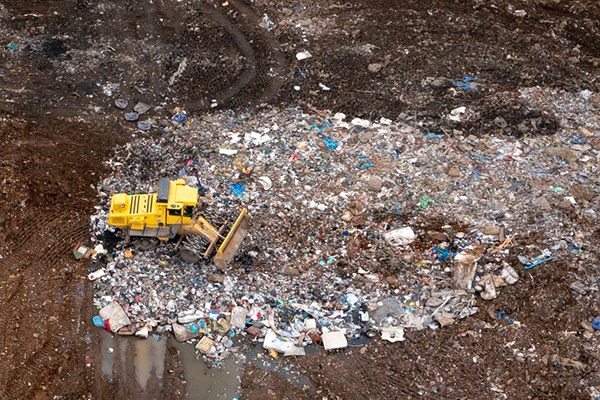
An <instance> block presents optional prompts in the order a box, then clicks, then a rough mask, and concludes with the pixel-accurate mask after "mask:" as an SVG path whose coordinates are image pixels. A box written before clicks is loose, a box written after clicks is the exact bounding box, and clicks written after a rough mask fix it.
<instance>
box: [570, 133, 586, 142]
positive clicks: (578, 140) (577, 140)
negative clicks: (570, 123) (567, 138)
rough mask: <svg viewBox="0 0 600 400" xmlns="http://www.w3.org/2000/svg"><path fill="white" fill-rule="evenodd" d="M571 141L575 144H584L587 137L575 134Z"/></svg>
mask: <svg viewBox="0 0 600 400" xmlns="http://www.w3.org/2000/svg"><path fill="white" fill-rule="evenodd" d="M571 143H573V144H584V143H585V139H584V138H582V137H581V136H577V135H573V137H572V138H571Z"/></svg>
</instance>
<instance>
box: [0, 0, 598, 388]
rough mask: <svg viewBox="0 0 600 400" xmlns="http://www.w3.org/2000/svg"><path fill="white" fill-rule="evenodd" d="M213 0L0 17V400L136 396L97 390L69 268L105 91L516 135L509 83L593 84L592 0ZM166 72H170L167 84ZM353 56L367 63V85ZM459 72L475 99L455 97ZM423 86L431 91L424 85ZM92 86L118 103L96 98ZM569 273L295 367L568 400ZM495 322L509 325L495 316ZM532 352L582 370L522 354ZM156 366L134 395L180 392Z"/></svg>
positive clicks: (324, 381) (114, 4)
mask: <svg viewBox="0 0 600 400" xmlns="http://www.w3.org/2000/svg"><path fill="white" fill-rule="evenodd" d="M220 3H222V2H219V4H217V3H215V4H216V7H215V6H214V5H213V4H211V3H201V4H200V3H198V4H197V5H192V4H191V3H190V4H187V3H183V2H182V3H177V2H171V1H167V0H164V1H162V0H154V1H152V2H149V1H141V0H121V1H117V0H112V1H107V2H105V3H99V2H91V1H87V0H67V1H57V0H43V1H42V0H38V1H33V0H12V1H7V2H2V4H0V20H1V24H0V39H1V40H0V43H1V44H2V48H1V49H0V73H1V74H2V77H0V81H1V83H2V88H3V90H2V93H1V94H0V96H1V97H0V98H1V100H0V117H1V118H2V119H1V120H0V146H1V147H2V149H3V156H2V160H1V163H2V168H1V169H0V182H2V185H1V187H0V243H1V248H0V257H1V258H0V332H2V333H1V334H0V345H1V346H0V347H1V352H0V398H6V399H12V398H14V399H30V398H35V399H45V398H52V397H53V396H60V397H56V398H69V399H71V398H73V399H74V398H89V397H93V398H101V399H110V398H115V399H116V398H139V396H140V393H139V388H135V385H134V384H130V383H123V382H112V383H109V382H107V380H106V379H104V377H103V376H102V374H101V369H100V360H99V352H100V349H99V346H100V345H99V343H100V340H99V333H98V330H97V329H95V328H94V327H93V326H92V324H91V320H92V316H93V315H95V313H96V310H95V307H94V306H93V304H92V299H93V288H92V285H91V284H90V283H89V282H88V281H87V279H86V275H87V273H88V269H87V266H86V264H85V262H79V261H76V260H75V259H74V257H73V255H72V253H71V250H72V249H73V247H74V246H75V244H76V243H77V242H79V241H83V242H86V241H88V240H89V230H88V228H87V226H88V224H89V216H90V215H91V214H92V213H93V211H94V205H95V204H96V191H95V189H94V185H95V184H96V182H98V180H99V179H101V177H102V176H103V173H104V171H105V170H104V165H103V161H104V160H106V159H107V158H108V157H109V156H110V154H111V151H112V150H111V149H112V148H113V147H114V146H117V145H120V144H123V143H125V142H127V141H128V140H135V138H132V137H131V133H132V132H133V126H131V125H126V123H125V122H124V121H123V119H122V113H121V111H119V110H117V109H116V108H114V107H113V106H112V101H113V99H114V98H116V97H123V98H127V99H129V102H130V107H131V105H133V104H135V103H136V102H137V101H145V102H147V103H151V104H152V105H154V106H156V105H159V106H161V107H162V108H158V109H153V110H152V111H151V112H150V113H151V114H152V115H151V116H152V117H155V118H162V117H169V116H170V115H171V114H172V112H171V111H172V107H175V106H180V107H184V108H185V109H186V110H188V111H198V112H202V111H204V112H206V111H209V110H210V109H211V106H210V105H211V103H212V102H213V100H217V101H218V104H219V108H239V107H254V106H257V105H260V104H261V103H263V102H271V103H273V104H275V103H277V104H290V105H296V104H300V105H307V104H311V105H312V106H314V107H316V108H317V109H333V110H334V111H343V112H345V113H347V114H349V115H352V116H359V117H366V118H369V117H370V118H377V117H379V116H385V117H388V118H395V117H397V116H398V114H400V113H405V114H406V115H413V114H414V115H418V116H419V117H420V118H421V119H422V120H423V121H425V123H427V121H429V122H432V121H437V122H439V121H438V119H439V116H440V114H442V113H444V112H448V111H449V110H451V109H452V108H454V107H457V106H462V105H472V106H474V107H476V108H477V109H479V110H480V111H481V116H480V119H479V120H474V121H473V120H471V121H470V122H469V123H468V124H467V123H465V124H464V126H463V127H462V129H464V130H467V131H470V132H473V133H478V132H481V131H482V130H493V129H497V127H495V125H493V123H492V122H493V120H494V119H495V118H497V117H502V118H504V119H505V120H506V121H507V122H509V123H511V124H515V125H518V124H521V123H522V122H524V121H525V122H527V120H534V119H540V118H542V115H541V111H542V109H541V108H540V109H539V110H526V112H525V113H523V112H522V110H521V108H520V107H521V105H520V104H519V100H518V99H517V98H516V97H515V96H512V95H511V93H512V92H513V91H514V90H515V89H516V88H518V87H521V86H535V85H540V86H549V87H558V88H565V89H572V90H580V89H581V88H587V89H590V90H596V91H597V90H598V89H600V83H599V82H598V81H597V80H596V75H597V71H598V63H599V62H600V44H599V43H600V42H598V40H597V37H598V34H599V22H598V21H600V6H598V4H596V3H594V2H587V1H585V2H584V1H576V0H563V1H551V0H542V1H535V2H534V1H525V2H515V4H513V5H512V6H513V7H515V8H516V9H523V10H525V11H526V12H527V16H526V17H523V18H520V17H516V16H515V15H513V14H512V13H510V12H509V11H508V6H509V5H510V4H508V3H507V2H498V4H497V5H496V6H494V5H493V4H492V2H484V1H479V0H471V1H454V2H450V1H415V0H409V1H405V2H402V5H401V6H399V5H398V4H397V2H390V1H386V0H379V1H376V0H373V1H357V2H339V1H333V0H332V1H328V2H322V1H313V0H304V1H303V2H301V3H298V2H288V1H287V0H277V1H271V2H258V3H252V4H251V5H246V4H244V3H243V2H240V1H238V0H234V1H232V0H229V5H228V6H222V5H220ZM284 8H288V9H289V10H291V11H292V18H294V19H295V20H296V21H298V20H299V19H304V20H305V19H310V22H309V24H308V27H307V28H306V32H307V34H306V36H307V38H308V40H309V43H310V45H306V44H305V43H304V41H303V38H302V35H303V34H302V32H301V30H300V28H298V27H297V26H296V25H295V24H289V23H288V24H285V25H280V24H277V22H278V21H280V20H282V19H284V18H283V16H282V15H283V14H282V11H283V9H284ZM264 13H267V14H268V15H269V16H270V18H271V19H272V20H273V21H274V22H275V23H276V24H275V26H273V27H272V29H271V30H270V31H267V30H265V29H264V28H262V27H260V26H259V22H260V21H261V20H262V17H259V16H262V15H263V14H264ZM7 44H12V45H13V46H14V47H16V49H15V48H13V47H11V46H6V45H7ZM369 45H370V46H369ZM304 49H309V50H310V52H311V53H312V55H313V57H312V58H310V59H308V60H306V61H304V62H299V61H297V60H296V58H295V54H296V53H297V52H298V51H301V50H304ZM184 60H185V62H186V63H187V65H188V67H186V68H184V69H183V71H182V73H181V74H179V75H178V76H175V75H177V74H176V72H177V71H178V69H179V67H180V66H181V64H182V63H183V62H184ZM372 63H380V64H382V67H381V70H380V71H378V72H370V71H369V70H368V66H369V64H372ZM174 76H175V78H173V80H172V83H170V82H169V80H170V78H172V77H174ZM464 76H470V77H473V78H476V79H477V82H480V83H481V84H482V85H483V86H482V87H481V88H480V90H478V91H477V92H472V91H469V90H467V91H463V90H462V89H459V88H456V87H454V86H453V84H452V81H453V80H455V81H462V80H463V77H464ZM436 77H443V78H447V79H448V81H444V82H443V83H442V84H441V85H437V86H432V85H430V84H425V83H424V81H425V80H427V78H436ZM319 83H323V84H325V85H327V86H329V87H331V88H333V89H334V90H331V91H322V90H320V88H319ZM108 84H114V85H113V86H112V90H113V91H114V92H117V91H118V94H117V95H115V96H113V97H108V96H106V95H105V94H104V93H103V92H104V91H105V90H106V87H109V86H110V85H109V86H107V85H108ZM116 84H118V86H116ZM294 86H301V87H302V90H301V91H299V92H297V91H295V90H294V88H293V87H294ZM500 103H501V104H503V105H502V106H501V107H498V106H497V105H498V104H500ZM540 121H541V120H540ZM541 124H542V125H541V126H542V127H543V129H545V131H544V133H545V134H551V133H552V132H553V131H554V130H556V128H557V126H556V123H555V121H553V120H543V121H541ZM453 128H456V127H453ZM504 133H506V134H515V132H504ZM448 222H449V221H444V222H443V223H448ZM537 240H541V239H539V238H538V239H537ZM528 244H531V243H528ZM568 270H569V265H567V264H560V263H556V264H552V265H550V264H548V265H542V266H540V267H537V268H535V269H533V270H531V271H530V274H528V276H526V277H524V279H522V281H521V282H520V284H519V285H517V286H515V287H509V288H507V289H505V290H503V292H502V295H501V296H500V297H499V298H498V299H497V300H495V301H493V302H491V303H487V304H485V305H481V309H480V311H479V312H478V313H477V314H476V315H475V316H473V317H471V318H468V319H467V320H465V321H462V322H461V323H460V324H457V325H454V326H451V327H448V328H444V329H441V330H438V331H430V330H427V331H425V332H410V333H408V334H407V336H408V339H407V341H406V342H402V343H396V344H389V343H386V342H381V341H378V340H375V341H374V342H372V343H371V344H369V345H368V346H365V347H362V348H356V349H350V350H348V351H345V352H340V353H336V354H333V355H325V354H324V353H322V352H318V353H317V354H314V355H309V356H306V357H304V358H302V359H299V360H296V361H292V363H294V364H296V365H297V366H298V367H299V368H300V370H302V371H306V372H305V374H306V376H307V377H308V378H309V379H310V380H311V381H312V383H313V386H314V387H315V388H316V392H317V395H318V396H320V397H319V398H321V397H324V396H327V397H328V398H345V399H359V398H360V399H363V398H370V399H388V398H390V399H391V398H420V397H434V396H437V397H438V398H440V396H441V397H442V398H447V399H452V398H488V397H489V396H490V395H489V393H490V388H492V387H493V388H495V389H497V390H501V391H503V393H505V394H506V395H507V396H508V398H538V399H542V398H557V399H559V398H560V399H571V398H572V399H579V398H585V397H586V394H585V393H583V389H582V387H581V385H580V384H579V381H580V379H581V378H582V377H589V376H593V375H590V374H596V376H597V374H598V363H599V361H598V357H597V350H594V349H591V348H590V347H589V343H587V342H586V341H585V340H584V339H583V338H582V337H581V335H579V334H577V335H570V334H568V333H565V332H568V331H578V330H579V328H578V327H579V322H580V321H582V320H583V319H585V318H586V317H588V316H589V315H590V314H591V313H594V312H595V313H596V315H598V314H600V312H599V311H600V310H598V309H597V305H595V306H594V305H592V304H586V303H583V302H582V301H581V300H580V299H579V298H578V297H576V296H574V295H573V294H572V293H571V292H570V291H569V290H568V289H567V287H568V284H567V282H566V281H565V279H564V277H565V275H566V274H567V273H568ZM594 307H596V308H594ZM499 311H505V312H506V315H507V316H509V317H511V318H514V319H515V320H517V321H520V323H521V325H520V326H518V325H517V324H512V325H509V324H508V322H507V321H506V320H505V319H498V318H497V314H498V312H499ZM512 341H515V343H514V344H511V345H510V346H506V344H507V343H509V342H512ZM532 346H535V348H536V349H537V350H536V351H537V352H538V353H543V354H548V355H551V354H559V355H560V356H561V357H566V358H573V359H578V360H583V361H585V362H586V363H587V364H588V366H589V368H588V370H586V371H585V372H578V371H576V370H574V369H572V368H561V367H560V366H556V365H554V366H553V365H549V366H546V365H545V364H543V363H541V362H540V361H539V360H535V361H533V360H530V359H528V358H527V356H526V354H527V349H529V348H531V347H532ZM513 348H519V349H521V350H522V353H523V354H525V356H523V357H522V356H520V355H518V354H515V353H514V352H513V350H512V349H513ZM167 353H168V356H167V361H166V363H167V365H166V368H165V378H164V381H163V386H162V388H158V387H157V388H156V390H155V391H154V392H153V393H152V397H153V398H163V399H174V398H181V397H182V395H181V393H183V392H184V390H185V388H184V386H185V382H184V379H183V373H182V369H181V364H180V362H179V360H178V357H177V354H176V351H174V350H173V349H171V348H170V349H169V350H168V351H167ZM475 359H476V361H477V362H475ZM169 371H173V372H169ZM128 382H135V380H133V379H130V380H128ZM132 385H133V386H132ZM242 388H243V398H246V399H258V398H290V399H292V398H293V399H299V398H308V394H306V393H303V392H301V390H299V389H297V388H295V387H293V386H292V385H289V384H288V383H287V382H285V381H284V380H283V379H282V378H280V377H279V376H277V375H276V374H272V373H265V372H263V371H261V370H258V369H256V368H254V367H250V368H248V370H247V371H246V374H245V375H244V376H243V378H242ZM495 389H494V390H495ZM497 393H498V394H499V392H497ZM144 396H145V397H147V396H146V394H144Z"/></svg>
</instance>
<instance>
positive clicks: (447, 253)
mask: <svg viewBox="0 0 600 400" xmlns="http://www.w3.org/2000/svg"><path fill="white" fill-rule="evenodd" d="M433 251H434V252H435V253H438V254H439V255H440V261H442V262H444V261H446V260H447V259H448V256H452V257H454V256H456V253H453V252H451V251H448V250H445V249H440V248H439V247H436V248H435V249H433Z"/></svg>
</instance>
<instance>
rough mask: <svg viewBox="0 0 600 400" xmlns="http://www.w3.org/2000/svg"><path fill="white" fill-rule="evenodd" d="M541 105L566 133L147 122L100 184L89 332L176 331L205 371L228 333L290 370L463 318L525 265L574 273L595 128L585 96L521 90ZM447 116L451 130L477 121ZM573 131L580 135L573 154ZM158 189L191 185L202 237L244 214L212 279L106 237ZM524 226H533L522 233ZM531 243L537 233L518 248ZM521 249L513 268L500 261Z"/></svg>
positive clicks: (238, 118)
mask: <svg viewBox="0 0 600 400" xmlns="http://www.w3.org/2000/svg"><path fill="white" fill-rule="evenodd" d="M534 93H535V94H534ZM546 95H547V96H548V97H550V96H552V98H553V99H562V100H563V102H562V103H561V102H560V100H555V101H554V103H553V105H547V107H548V111H547V113H552V114H553V118H560V119H561V120H564V121H568V122H565V123H564V124H563V128H562V129H559V131H558V132H557V133H556V134H554V135H553V136H552V137H548V136H534V135H530V136H524V137H522V138H520V139H517V138H515V137H513V136H502V135H483V136H481V137H476V136H474V135H468V136H463V135H462V132H461V131H460V129H458V128H459V127H460V126H459V125H457V129H453V130H452V131H451V132H448V131H447V130H444V133H443V134H437V133H433V132H432V130H434V128H435V127H434V126H432V124H431V123H425V122H424V121H417V120H416V119H415V117H411V116H407V115H401V116H400V117H399V118H398V120H397V121H396V122H393V121H391V120H389V119H385V118H381V119H380V120H379V121H377V122H374V121H369V120H364V119H358V118H355V119H348V118H347V117H346V116H345V115H343V114H341V113H337V114H331V113H328V112H324V111H320V110H310V111H309V112H304V111H302V110H300V109H296V108H293V109H285V110H280V109H272V110H270V111H268V112H254V113H247V114H237V113H235V112H233V111H231V110H230V111H227V112H220V113H218V114H214V115H207V116H203V117H198V118H190V117H188V116H185V115H184V114H182V113H181V112H180V113H178V114H175V115H174V116H173V119H172V120H171V121H168V120H164V121H160V123H158V124H153V125H152V127H153V129H160V132H154V133H153V134H152V135H149V134H147V133H144V132H140V133H139V134H138V135H137V137H136V138H135V139H134V140H133V141H132V142H130V143H128V144H126V145H125V146H123V147H122V148H120V149H117V151H116V153H115V155H114V157H113V158H112V159H111V160H109V161H108V162H107V164H108V166H109V167H110V168H111V170H112V173H111V174H110V176H108V177H106V178H105V179H104V180H103V181H102V182H100V183H99V184H98V188H97V189H98V192H99V196H100V200H101V205H100V206H98V207H97V214H96V215H95V216H93V217H92V225H93V232H94V233H93V238H92V239H93V241H94V242H95V244H96V245H97V249H96V250H97V251H96V254H95V255H94V256H92V258H93V259H95V260H96V261H95V262H93V263H91V265H93V269H94V271H92V272H91V274H90V279H91V280H94V282H95V305H96V306H97V307H98V308H99V309H100V310H101V311H100V317H98V318H99V319H98V325H99V326H103V327H106V328H108V329H110V330H111V331H113V332H117V333H119V334H121V330H122V329H125V328H127V329H126V330H125V331H123V333H126V334H130V333H131V334H136V335H138V336H142V337H146V336H147V334H148V332H158V333H162V332H166V331H171V332H173V334H174V335H175V337H176V338H177V339H178V340H185V341H187V340H194V341H195V340H199V341H198V343H197V349H198V351H199V352H201V353H202V354H204V355H205V356H206V357H207V358H211V359H213V360H218V359H221V358H223V357H226V356H227V355H229V354H230V352H231V351H232V337H233V336H235V335H240V334H241V335H247V336H250V337H251V338H253V339H255V340H260V341H261V342H262V343H263V346H264V347H265V348H266V349H269V350H274V351H277V352H280V353H284V354H287V355H299V354H303V348H304V346H307V345H309V344H312V343H318V344H322V345H323V346H324V347H325V348H326V349H336V348H343V347H345V346H347V345H348V344H349V342H350V343H352V341H360V340H361V338H364V337H367V338H369V337H373V336H374V335H375V334H377V333H380V334H381V336H382V337H383V338H384V339H386V340H389V341H397V340H403V339H404V333H405V330H406V329H416V330H421V329H426V328H430V329H437V328H438V327H440V326H445V325H448V324H451V323H453V322H455V321H456V320H458V319H461V318H465V317H467V316H469V315H472V314H473V313H475V312H476V311H477V308H476V302H477V301H478V299H479V298H481V299H483V300H492V299H494V298H496V297H497V296H498V294H499V292H500V290H501V288H502V287H503V286H507V285H514V284H515V283H517V281H518V279H519V274H520V273H522V271H524V270H525V269H527V268H534V267H536V268H540V267H541V266H539V265H540V264H541V263H544V262H551V261H552V260H554V259H555V258H561V259H562V260H564V261H567V262H582V261H583V260H585V254H582V252H581V251H579V250H580V249H582V248H585V246H587V245H588V242H587V241H588V240H589V239H588V238H586V237H585V235H583V234H582V232H581V230H580V229H579V228H578V220H577V218H585V219H590V220H593V219H595V218H596V213H597V208H598V202H597V193H598V187H597V186H596V184H595V182H599V181H600V180H599V179H598V176H597V175H598V168H597V163H596V161H597V156H598V155H599V154H600V151H599V147H598V141H597V140H596V137H597V135H599V134H600V131H598V129H599V128H600V127H599V126H598V118H597V117H595V119H594V118H590V119H588V120H585V115H582V113H583V114H585V112H586V110H589V112H590V114H591V115H594V108H593V107H592V106H589V104H588V102H589V101H590V96H587V94H586V96H579V97H577V96H574V95H570V94H568V93H558V94H557V93H552V94H551V93H545V94H543V95H540V96H538V95H537V92H534V91H533V90H522V91H521V96H522V100H523V101H530V102H531V103H532V104H536V102H538V101H539V99H540V98H544V96H546ZM561 96H562V97H561ZM569 96H571V97H569ZM594 98H595V97H594ZM577 102H579V103H581V104H579V106H578V105H577V104H578V103H577ZM463 108H464V107H463ZM582 110H583V111H582ZM459 111H460V112H455V113H450V114H449V115H451V116H454V117H456V118H454V119H455V120H456V121H454V120H453V121H454V122H453V123H457V124H459V123H460V118H461V117H460V116H465V115H466V116H468V115H471V114H472V113H473V110H469V109H468V108H465V110H462V109H461V110H459ZM441 117H442V116H441ZM540 118H544V116H542V117H540ZM584 120H585V121H595V122H594V124H595V125H590V124H589V123H588V125H586V126H583V121H584ZM440 121H446V122H447V121H448V120H447V119H444V118H440ZM577 121H581V124H582V126H579V127H577V126H574V127H572V128H571V127H570V126H569V124H574V123H575V124H577ZM446 122H444V123H446ZM440 123H442V122H440ZM540 123H541V122H540ZM534 126H535V124H534ZM528 129H531V127H530V128H528ZM572 129H577V130H578V131H577V132H583V133H582V134H581V135H577V138H578V141H577V142H573V131H572ZM163 177H167V178H171V179H177V178H183V179H185V180H186V183H187V184H188V185H190V186H194V187H197V188H198V190H199V193H200V195H201V197H200V203H201V204H202V208H203V210H204V211H203V216H205V217H206V218H207V219H208V220H209V221H210V222H211V223H214V225H220V224H221V223H222V222H224V221H233V219H234V218H235V216H236V215H237V214H238V213H239V210H240V208H242V207H244V208H246V209H247V210H248V214H249V217H250V224H251V228H250V233H249V235H248V236H247V237H246V239H245V240H244V242H243V243H242V246H241V248H240V250H239V252H238V256H237V258H236V259H234V261H233V262H232V263H231V265H230V266H229V268H228V269H227V270H226V271H225V272H224V273H223V272H221V271H218V270H217V269H216V267H215V266H214V265H212V264H211V263H210V262H203V261H201V262H199V263H197V264H193V265H192V264H187V263H185V262H184V261H183V260H181V259H179V257H178V256H177V255H176V251H175V249H174V247H175V244H174V243H166V244H161V245H159V246H158V247H157V248H156V249H154V250H151V251H146V252H140V251H138V250H136V249H135V248H133V247H131V246H125V245H124V244H123V242H122V241H120V239H122V237H121V236H119V235H120V234H119V232H115V230H114V228H112V227H109V226H107V223H106V222H107V217H108V208H109V203H110V198H111V196H112V195H114V194H117V193H153V192H155V191H156V185H157V183H158V179H159V178H163ZM567 203H568V204H567ZM532 210H533V212H532ZM536 210H537V211H536ZM535 212H538V213H539V217H540V218H541V219H540V220H539V224H538V225H535V226H534V225H532V226H524V224H523V218H525V217H526V216H533V215H535ZM569 213H570V214H569ZM571 214H574V215H577V216H578V217H577V218H571V217H570V218H565V215H571ZM530 230H533V231H538V230H543V231H544V232H546V236H545V237H544V238H543V240H542V241H540V242H537V243H534V244H531V243H523V242H519V236H526V237H527V236H528V235H529V233H530V232H529V231H530ZM517 243H519V244H520V245H521V246H526V247H525V249H526V251H525V253H524V254H511V249H512V248H513V246H515V245H516V244H517ZM542 243H543V244H542ZM540 246H543V248H542V247H540ZM574 249H577V250H574ZM514 256H521V257H519V258H518V259H519V260H520V261H518V262H515V261H514V260H515V259H516V257H514ZM584 286H585V285H584ZM115 304H118V305H119V308H120V309H121V310H122V311H123V312H124V314H125V316H126V317H127V318H128V320H126V319H125V318H123V315H120V316H119V317H118V320H119V321H120V322H119V323H117V325H116V326H113V318H114V317H111V316H110V315H112V314H110V313H108V311H106V309H107V308H109V310H113V309H116V306H115ZM103 310H105V311H103ZM103 314H104V315H103ZM107 320H108V322H106V321H107Z"/></svg>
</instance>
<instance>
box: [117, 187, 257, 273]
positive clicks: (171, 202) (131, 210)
mask: <svg viewBox="0 0 600 400" xmlns="http://www.w3.org/2000/svg"><path fill="white" fill-rule="evenodd" d="M198 199H199V195H198V189H196V188H193V187H189V186H186V184H185V181H184V180H183V179H178V180H175V181H171V180H169V179H168V178H161V179H160V180H159V181H158V192H157V193H152V194H132V195H128V194H124V193H119V194H115V195H114V196H113V197H112V198H111V200H110V212H109V216H108V224H109V225H111V226H114V227H116V228H119V229H121V230H122V231H123V232H124V233H125V240H126V241H127V242H129V241H133V243H134V244H135V246H136V247H137V248H138V249H140V250H152V249H154V248H155V247H156V245H157V243H158V241H159V240H161V241H167V240H170V239H173V238H175V237H176V236H177V235H179V241H178V242H177V245H176V249H177V248H179V255H180V257H181V258H182V259H183V260H184V261H186V262H189V263H193V262H197V261H198V260H200V257H201V255H200V254H202V253H203V254H202V257H203V258H205V259H207V258H209V257H210V256H211V254H212V252H213V251H214V249H215V248H217V251H216V254H215V256H214V258H213V261H214V263H215V265H216V266H217V267H218V268H219V269H225V267H226V265H227V263H228V262H229V261H230V260H231V259H232V258H233V256H234V255H235V253H236V251H237V249H238V248H239V247H240V244H241V243H242V241H243V240H244V238H245V237H246V234H247V233H248V229H249V226H250V225H249V222H248V213H247V211H246V209H243V210H242V212H241V213H240V214H239V216H238V217H237V219H236V221H235V223H234V224H233V227H232V228H231V229H230V230H229V232H228V233H227V234H226V235H224V234H223V233H224V231H225V228H226V226H227V223H225V224H223V225H222V226H221V228H220V229H217V228H216V227H214V226H213V225H211V224H210V223H209V222H208V221H207V220H206V219H204V218H203V217H202V216H200V215H197V214H198V212H197V206H198ZM183 239H187V240H186V242H185V243H184V244H183V245H182V241H183ZM200 244H205V245H206V249H203V250H201V249H200V248H201V246H200ZM202 247H204V246H202Z"/></svg>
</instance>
